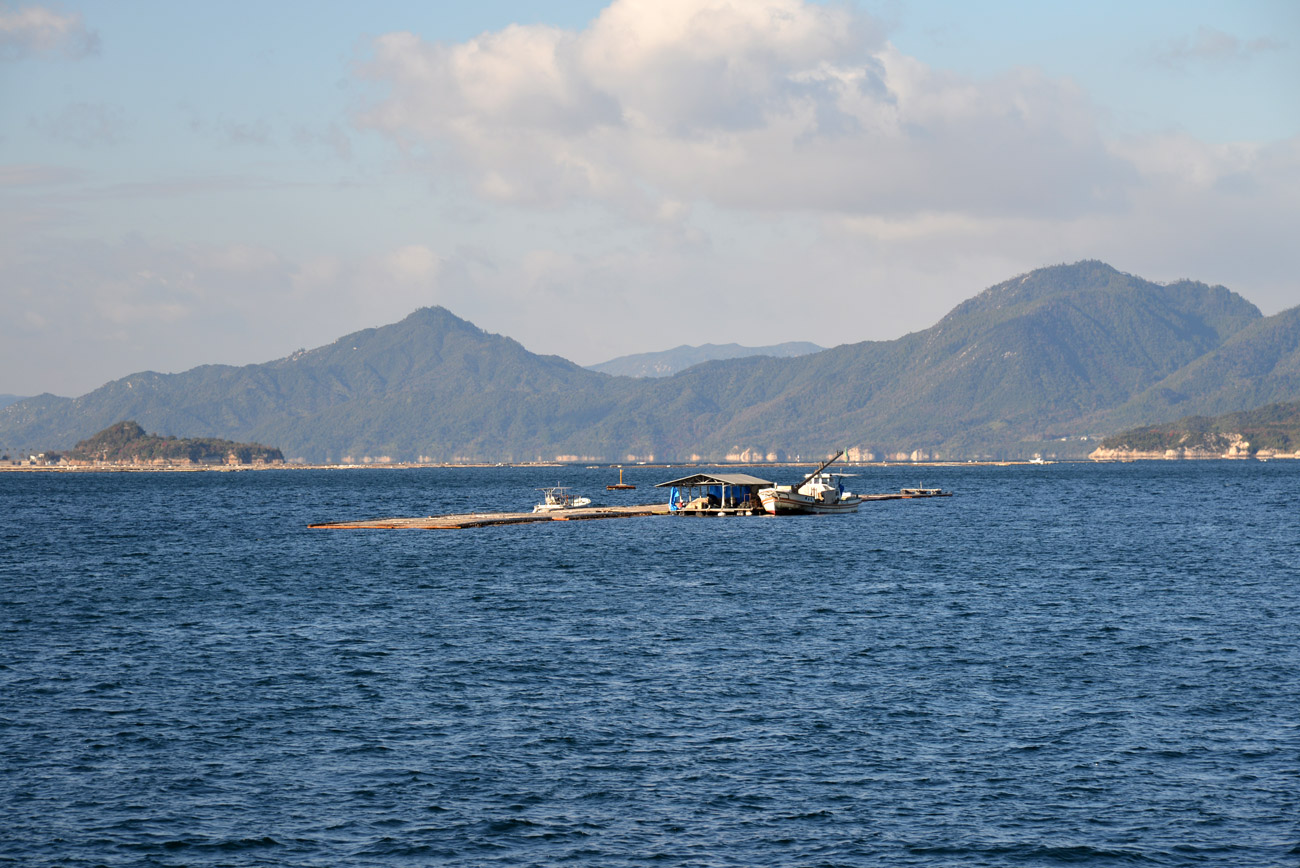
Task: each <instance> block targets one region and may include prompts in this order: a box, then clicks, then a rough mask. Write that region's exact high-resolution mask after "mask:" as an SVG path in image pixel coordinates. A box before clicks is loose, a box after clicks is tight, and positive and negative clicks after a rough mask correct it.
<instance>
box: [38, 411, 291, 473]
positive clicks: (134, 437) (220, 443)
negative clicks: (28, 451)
mask: <svg viewBox="0 0 1300 868" xmlns="http://www.w3.org/2000/svg"><path fill="white" fill-rule="evenodd" d="M33 460H34V461H35V463H37V464H40V465H43V466H47V467H49V466H58V467H104V468H113V467H136V468H202V467H252V466H268V465H273V464H283V463H284V455H283V454H281V452H280V450H279V449H276V448H274V447H271V446H263V445H262V444H260V443H236V442H235V441H233V440H221V439H219V438H216V437H187V438H178V437H174V436H167V437H164V436H161V435H158V434H149V433H147V432H146V431H145V430H144V428H142V427H141V426H140V425H139V424H138V423H136V422H131V421H124V422H117V423H116V424H113V425H110V426H109V427H107V428H105V429H104V430H103V431H100V432H99V433H98V434H95V435H94V436H93V437H90V438H89V439H86V440H82V441H81V442H79V443H78V444H77V445H76V446H74V447H72V449H70V450H68V451H66V452H44V453H41V455H39V456H33V458H32V459H29V461H33Z"/></svg>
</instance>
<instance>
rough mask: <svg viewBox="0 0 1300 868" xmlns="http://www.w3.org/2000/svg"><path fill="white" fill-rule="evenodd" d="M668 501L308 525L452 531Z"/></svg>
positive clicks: (633, 511)
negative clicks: (549, 510) (543, 510)
mask: <svg viewBox="0 0 1300 868" xmlns="http://www.w3.org/2000/svg"><path fill="white" fill-rule="evenodd" d="M667 514H668V504H666V503H652V504H645V505H642V506H590V507H579V508H576V509H557V510H554V511H552V512H469V513H463V514H461V515H430V516H426V517H424V518H376V519H367V520H364V521H334V522H323V523H321V524H310V525H307V526H308V527H312V528H326V529H330V530H363V529H385V530H388V529H410V530H452V529H458V528H467V527H489V526H491V525H498V524H532V523H534V522H540V521H587V520H590V519H597V518H632V517H634V516H639V515H667Z"/></svg>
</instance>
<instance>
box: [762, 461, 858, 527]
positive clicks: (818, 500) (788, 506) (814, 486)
mask: <svg viewBox="0 0 1300 868" xmlns="http://www.w3.org/2000/svg"><path fill="white" fill-rule="evenodd" d="M843 454H844V453H843V452H837V453H836V454H835V457H834V458H832V459H831V460H830V461H827V462H826V463H825V464H823V465H822V466H821V467H818V468H817V469H816V470H814V471H813V472H812V473H810V474H809V475H808V476H805V477H804V480H803V482H800V483H798V484H797V485H774V486H772V487H771V488H764V489H762V490H760V491H759V492H758V499H759V502H761V503H762V504H763V509H764V511H766V512H767V513H768V514H770V515H814V514H823V513H839V512H857V510H858V506H859V505H861V503H862V499H861V498H860V497H858V496H857V495H856V494H850V493H849V492H847V491H845V490H844V482H843V478H844V477H845V476H847V475H849V474H845V473H827V472H826V468H827V467H829V466H830V465H831V463H832V462H833V461H835V460H836V459H838V458H839V457H840V456H841V455H843Z"/></svg>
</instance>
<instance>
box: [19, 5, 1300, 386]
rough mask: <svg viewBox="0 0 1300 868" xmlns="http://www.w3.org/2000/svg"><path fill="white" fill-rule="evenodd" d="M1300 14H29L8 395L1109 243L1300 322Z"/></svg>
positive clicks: (522, 9)
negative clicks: (358, 335) (410, 331)
mask: <svg viewBox="0 0 1300 868" xmlns="http://www.w3.org/2000/svg"><path fill="white" fill-rule="evenodd" d="M1297 238H1300V3H1296V2H1294V0H1254V2H1252V0H1234V2H1210V0H1179V2H1163V0H1151V2H1143V0H1127V2H1112V0H1094V2H1089V3H1086V4H1085V3H1041V2H1016V0H988V2H982V3H978V4H974V3H969V2H956V0H952V2H948V0H937V2H924V3H923V2H908V0H859V2H851V0H845V2H810V0H613V2H587V0H570V2H564V0H549V2H548V0H540V2H539V0H529V2H523V0H477V2H476V3H474V4H464V3H455V4H452V3H447V2H438V0H435V2H414V0H412V2H399V0H370V2H367V3H365V4H355V3H342V2H337V3H335V2H330V3H327V2H290V0H284V2H264V0H259V2H244V0H228V2H222V3H219V4H217V3H201V2H195V3H176V2H173V0H87V2H60V3H58V4H52V3H51V4H45V3H35V4H23V3H4V2H0V393H8V394H16V395H34V394H39V393H42V392H52V393H54V394H58V395H67V396H75V395H81V394H84V393H86V392H89V391H91V390H93V389H94V388H96V387H98V386H100V385H102V384H103V383H105V382H108V381H110V380H113V379H116V378H119V377H123V376H126V375H128V374H131V373H135V372H138V371H143V370H154V371H161V372H175V371H182V370H187V369H189V368H192V367H195V366H198V365H204V364H231V365H243V364H251V363H256V362H264V361H269V360H272V359H276V358H281V357H283V356H287V355H290V354H291V353H293V352H295V351H296V350H298V349H301V348H310V347H315V346H320V345H322V344H327V343H330V342H332V341H333V340H334V339H336V338H338V337H340V336H342V335H344V334H347V333H349V332H352V331H356V330H358V329H363V328H372V327H376V326H381V325H384V324H387V323H391V322H396V321H398V320H400V319H401V318H403V317H404V316H406V315H407V314H409V313H410V312H411V311H413V310H415V309H416V308H419V307H423V306H428V305H442V306H443V307H446V308H447V309H449V310H450V311H451V312H452V313H454V314H456V315H457V316H460V317H462V318H464V319H467V320H470V321H471V322H473V323H474V324H475V325H477V326H479V327H480V328H482V329H484V330H485V331H488V332H493V333H497V334H504V335H507V336H509V337H512V338H514V339H515V340H518V341H519V342H520V343H522V344H523V345H524V346H525V347H526V348H528V349H529V350H531V351H533V352H537V353H544V354H555V355H560V356H564V357H565V358H568V359H570V360H572V361H574V362H577V363H579V364H584V365H585V364H595V363H598V362H602V361H606V360H608V359H611V358H614V357H616V356H620V355H625V354H628V353H637V352H647V351H654V350H663V349H668V348H670V347H675V346H678V345H681V344H702V343H730V342H736V343H741V344H746V345H753V346H758V345H766V344H774V343H780V342H783V341H793V340H802V341H814V342H816V343H818V344H821V345H822V346H834V345H837V344H842V343H853V342H857V341H863V340H892V339H894V338H897V337H900V336H902V335H904V334H906V333H908V332H912V331H917V330H920V329H924V328H927V327H929V326H930V325H933V324H934V323H935V322H936V321H937V320H938V319H940V318H941V317H942V316H943V315H944V314H945V313H947V312H948V311H949V310H951V309H952V308H953V307H954V306H955V305H957V304H958V303H959V302H961V301H962V300H964V299H966V298H969V297H971V296H973V295H975V294H977V293H978V292H980V291H981V290H983V289H984V288H986V287H988V286H991V285H993V284H996V283H999V282H1001V281H1003V280H1006V279H1008V278H1011V277H1013V276H1015V275H1018V274H1022V273H1024V272H1026V271H1029V270H1031V269H1034V268H1038V267H1041V266H1045V265H1052V264H1057V263H1062V262H1074V261H1077V260H1080V259H1100V260H1104V261H1106V262H1108V263H1110V264H1111V265H1113V266H1115V267H1116V268H1118V269H1120V270H1122V271H1126V272H1130V273H1133V274H1136V275H1139V276H1141V277H1144V278H1147V279H1149V280H1156V281H1171V280H1178V279H1182V278H1191V279H1195V280H1201V281H1204V282H1206V283H1211V284H1223V285H1225V286H1227V287H1229V288H1230V289H1232V290H1234V291H1236V292H1238V293H1240V294H1241V295H1243V296H1244V297H1246V298H1247V299H1249V300H1250V301H1252V302H1254V303H1255V304H1256V305H1257V306H1258V307H1259V308H1260V309H1261V310H1262V311H1263V313H1265V314H1273V313H1276V312H1278V311H1280V310H1283V309H1286V308H1289V307H1293V306H1295V305H1297V304H1300V280H1297V275H1300V243H1297Z"/></svg>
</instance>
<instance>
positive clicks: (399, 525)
mask: <svg viewBox="0 0 1300 868" xmlns="http://www.w3.org/2000/svg"><path fill="white" fill-rule="evenodd" d="M951 496H952V493H951V492H943V493H942V494H903V493H893V492H891V493H889V494H861V495H858V497H859V499H860V500H862V501H864V502H866V501H873V500H912V499H915V498H918V497H951ZM724 513H725V514H727V515H750V514H753V515H765V513H764V512H763V511H762V510H761V509H751V510H736V509H726V510H720V509H718V508H717V507H714V508H711V509H707V510H699V511H691V512H689V513H687V512H684V513H682V514H683V515H707V516H716V515H722V514H724ZM668 514H669V510H668V504H666V503H648V504H642V505H640V506H587V507H578V508H576V509H557V510H554V511H552V512H467V513H462V514H460V515H430V516H425V517H424V518H372V519H364V520H362V521H331V522H321V523H320V524H309V525H307V527H309V528H323V529H327V530H367V529H370V530H403V529H406V530H454V529H459V528H467V527H490V526H492V525H499V524H533V523H536V522H541V521H588V520H590V519H597V518H634V517H636V516H642V515H668Z"/></svg>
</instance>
